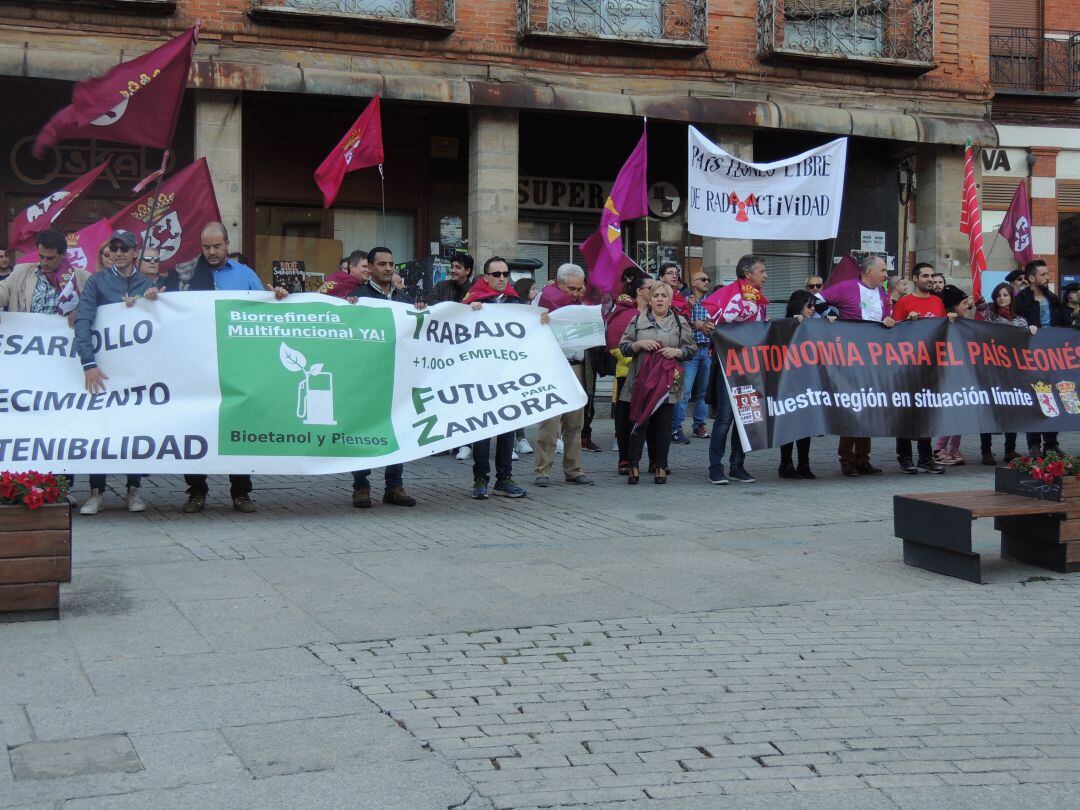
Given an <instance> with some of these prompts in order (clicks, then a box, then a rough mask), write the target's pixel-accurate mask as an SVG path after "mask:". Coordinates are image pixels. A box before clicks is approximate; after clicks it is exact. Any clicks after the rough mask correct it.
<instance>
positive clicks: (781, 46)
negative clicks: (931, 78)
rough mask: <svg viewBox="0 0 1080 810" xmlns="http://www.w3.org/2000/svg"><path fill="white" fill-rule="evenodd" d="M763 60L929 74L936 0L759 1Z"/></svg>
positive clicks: (760, 46) (932, 63)
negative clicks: (809, 61) (843, 63)
mask: <svg viewBox="0 0 1080 810" xmlns="http://www.w3.org/2000/svg"><path fill="white" fill-rule="evenodd" d="M757 24H758V55H759V57H760V58H762V59H773V58H788V59H827V60H833V61H852V62H858V63H861V64H864V65H870V66H873V65H875V64H877V65H887V66H889V67H892V68H901V69H905V68H906V69H911V70H915V71H925V70H929V69H931V68H932V67H933V65H934V3H933V0H757Z"/></svg>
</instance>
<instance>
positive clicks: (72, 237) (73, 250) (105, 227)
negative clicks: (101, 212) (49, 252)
mask: <svg viewBox="0 0 1080 810" xmlns="http://www.w3.org/2000/svg"><path fill="white" fill-rule="evenodd" d="M112 232H113V229H112V226H111V225H109V220H107V219H99V220H98V221H97V222H95V223H93V224H91V225H87V226H86V227H85V228H83V229H82V230H79V231H75V233H69V234H67V260H68V262H70V264H71V266H72V267H74V268H75V269H76V270H85V271H86V272H87V273H96V272H97V271H98V251H100V250H101V246H102V245H105V244H107V243H108V241H109V237H110V236H111V235H112ZM16 261H17V263H18V264H22V263H23V262H34V263H37V261H38V255H37V253H27V254H25V255H23V256H19V258H18V259H17V260H16Z"/></svg>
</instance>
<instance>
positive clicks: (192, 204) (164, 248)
mask: <svg viewBox="0 0 1080 810" xmlns="http://www.w3.org/2000/svg"><path fill="white" fill-rule="evenodd" d="M151 209H153V214H151ZM220 221H221V213H220V211H219V210H218V204H217V195H216V194H214V184H213V182H212V181H211V179H210V168H209V167H208V166H207V165H206V158H199V159H198V160H197V161H195V162H194V163H192V164H191V165H190V166H187V167H186V168H184V169H182V170H180V171H179V172H177V173H176V174H174V175H173V176H172V177H170V178H168V179H167V180H165V182H164V183H162V184H161V189H160V190H159V191H158V193H157V204H156V205H155V204H154V194H153V192H151V193H150V194H146V195H143V196H140V197H139V199H137V200H135V202H133V203H132V204H131V205H129V206H128V207H127V208H125V209H124V210H123V211H121V212H120V213H119V214H117V215H116V216H114V217H112V218H111V219H110V220H109V222H110V224H111V225H112V227H113V228H114V229H121V228H122V229H124V230H128V231H131V232H132V233H134V234H136V235H137V236H138V237H139V242H140V245H141V243H142V239H143V236H144V234H145V233H146V227H147V225H148V224H149V225H150V239H149V241H148V244H149V246H151V247H156V248H157V249H158V254H159V255H160V256H161V264H160V266H159V272H162V273H164V272H166V271H168V270H171V269H173V268H174V267H176V265H178V264H184V263H186V262H192V261H196V260H198V258H199V256H200V255H201V253H202V242H201V240H200V237H201V235H202V229H203V226H204V225H206V224H207V223H209V222H220Z"/></svg>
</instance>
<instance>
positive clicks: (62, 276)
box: [0, 230, 90, 323]
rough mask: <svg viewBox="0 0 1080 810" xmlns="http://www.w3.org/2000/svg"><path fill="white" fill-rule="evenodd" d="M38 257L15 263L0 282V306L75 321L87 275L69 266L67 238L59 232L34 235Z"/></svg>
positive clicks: (50, 231) (49, 231)
mask: <svg viewBox="0 0 1080 810" xmlns="http://www.w3.org/2000/svg"><path fill="white" fill-rule="evenodd" d="M36 247H37V252H38V260H37V261H36V262H23V263H21V264H17V265H15V269H14V270H12V271H11V273H10V274H9V275H8V276H7V277H6V278H4V279H3V280H2V281H0V309H6V310H7V311H8V312H33V313H36V314H38V315H66V316H68V321H69V323H71V322H74V312H75V309H76V307H78V305H79V296H80V295H81V294H82V291H83V287H84V286H85V285H86V280H87V279H88V278H90V274H89V273H87V272H86V271H85V270H77V269H76V268H74V267H72V266H71V263H70V262H69V261H68V258H67V239H65V238H64V235H63V234H62V233H60V232H59V231H53V230H48V231H42V232H41V233H39V234H38V235H37V240H36Z"/></svg>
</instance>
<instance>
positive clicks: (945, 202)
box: [915, 144, 978, 291]
mask: <svg viewBox="0 0 1080 810" xmlns="http://www.w3.org/2000/svg"><path fill="white" fill-rule="evenodd" d="M916 161H917V165H916V172H917V174H916V191H915V195H916V196H915V260H916V262H930V263H931V264H932V265H934V268H935V269H936V270H937V271H938V272H940V273H944V274H945V277H946V278H947V279H949V280H950V281H952V282H953V283H956V284H957V286H959V287H961V288H963V289H965V290H969V291H970V289H971V257H970V255H969V253H968V238H967V235H966V234H963V233H960V203H961V202H962V200H963V191H964V150H963V149H962V148H960V147H953V146H937V145H932V144H923V145H920V146H919V148H918V151H917V153H916ZM977 171H978V169H977V168H976V172H977Z"/></svg>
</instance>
